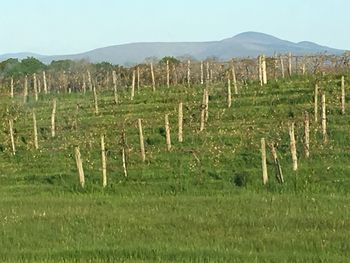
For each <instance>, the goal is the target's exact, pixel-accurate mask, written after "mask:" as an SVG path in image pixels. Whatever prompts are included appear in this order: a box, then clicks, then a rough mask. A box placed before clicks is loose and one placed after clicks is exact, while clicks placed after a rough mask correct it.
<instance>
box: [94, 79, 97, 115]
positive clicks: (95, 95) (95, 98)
mask: <svg viewBox="0 0 350 263" xmlns="http://www.w3.org/2000/svg"><path fill="white" fill-rule="evenodd" d="M93 93H94V104H95V114H96V115H97V114H98V100H97V92H96V86H95V85H94V86H93Z"/></svg>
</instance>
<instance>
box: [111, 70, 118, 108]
mask: <svg viewBox="0 0 350 263" xmlns="http://www.w3.org/2000/svg"><path fill="white" fill-rule="evenodd" d="M112 80H113V93H114V103H115V104H118V92H117V73H116V72H115V70H113V72H112Z"/></svg>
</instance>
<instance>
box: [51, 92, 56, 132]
mask: <svg viewBox="0 0 350 263" xmlns="http://www.w3.org/2000/svg"><path fill="white" fill-rule="evenodd" d="M56 107H57V102H56V99H53V101H52V113H51V137H52V138H54V137H55V135H56V134H55V130H56V128H55V118H56Z"/></svg>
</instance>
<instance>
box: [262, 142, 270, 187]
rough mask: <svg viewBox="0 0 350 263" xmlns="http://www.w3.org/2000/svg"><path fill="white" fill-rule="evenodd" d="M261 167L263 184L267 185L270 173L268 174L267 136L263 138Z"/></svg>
mask: <svg viewBox="0 0 350 263" xmlns="http://www.w3.org/2000/svg"><path fill="white" fill-rule="evenodd" d="M261 168H262V179H263V185H265V184H267V182H268V180H269V178H268V175H267V164H266V143H265V138H261Z"/></svg>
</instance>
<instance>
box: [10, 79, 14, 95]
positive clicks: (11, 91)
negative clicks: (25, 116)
mask: <svg viewBox="0 0 350 263" xmlns="http://www.w3.org/2000/svg"><path fill="white" fill-rule="evenodd" d="M13 86H14V85H13V77H11V90H10V95H11V98H12V99H13V90H14V88H13Z"/></svg>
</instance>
